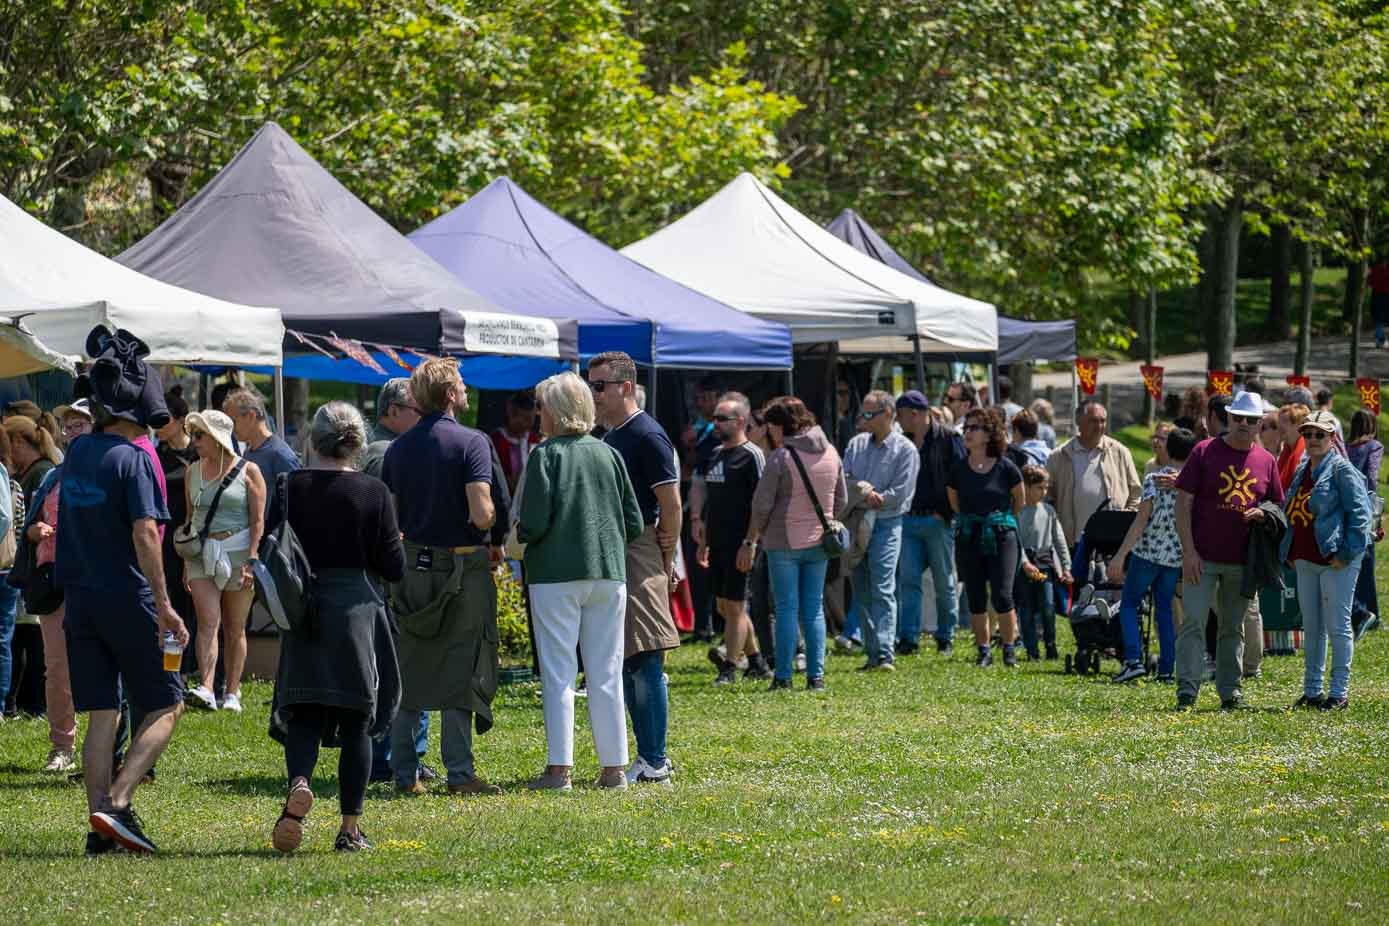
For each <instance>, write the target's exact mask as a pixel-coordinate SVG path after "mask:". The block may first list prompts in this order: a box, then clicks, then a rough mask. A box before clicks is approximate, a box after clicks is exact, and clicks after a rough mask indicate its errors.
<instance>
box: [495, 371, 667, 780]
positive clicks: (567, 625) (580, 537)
mask: <svg viewBox="0 0 1389 926" xmlns="http://www.w3.org/2000/svg"><path fill="white" fill-rule="evenodd" d="M535 398H536V407H537V409H538V410H539V411H540V430H541V433H542V434H543V435H544V436H545V442H544V443H542V444H540V445H539V446H538V447H536V448H535V449H534V450H532V451H531V455H530V458H529V459H528V460H527V461H526V470H525V474H524V476H523V482H524V485H523V487H522V488H521V490H520V491H521V517H520V520H519V522H518V524H517V532H516V533H517V538H518V540H519V541H520V542H521V543H524V544H526V549H525V563H526V579H527V582H528V584H529V586H530V595H531V614H532V617H533V619H534V621H535V636H536V645H537V648H538V649H539V656H540V676H541V679H542V682H543V685H544V713H545V740H546V743H547V745H548V751H549V758H548V760H547V762H548V764H547V765H546V767H545V772H544V774H542V775H541V776H540V777H538V778H536V779H535V780H534V781H532V782H531V783H530V787H531V789H532V790H537V791H539V790H560V791H568V790H570V788H571V784H570V772H571V770H572V769H573V766H574V679H575V677H576V676H577V674H578V670H579V667H578V660H577V658H576V656H575V647H576V646H577V647H578V648H579V649H580V650H581V651H582V654H583V660H584V676H585V678H586V680H587V682H588V718H589V725H590V726H591V727H592V728H593V740H594V745H595V747H596V748H597V752H598V761H599V764H601V765H602V767H603V770H602V772H601V774H600V775H599V777H598V786H599V787H600V788H625V787H627V779H626V777H625V776H624V774H623V771H624V768H625V767H626V765H627V725H626V721H625V719H624V716H623V708H624V705H623V697H622V655H623V653H622V648H623V633H624V630H623V628H624V623H625V620H626V610H627V565H626V550H627V544H629V543H631V542H632V541H633V540H635V539H636V538H637V537H639V536H641V533H642V530H643V528H644V523H643V521H642V515H641V508H640V507H639V506H638V504H637V495H636V491H635V490H634V489H633V488H632V480H631V479H630V478H629V477H628V475H627V467H626V465H625V464H623V462H622V457H620V456H619V455H618V454H617V452H616V451H615V450H613V448H611V447H609V446H608V445H607V444H604V443H603V442H602V441H600V440H597V439H596V438H593V437H591V436H590V435H589V432H590V431H592V430H593V421H594V408H593V395H592V393H591V392H590V391H589V387H588V384H587V383H585V382H584V381H583V380H582V379H580V378H579V377H578V376H576V375H574V374H573V373H560V374H558V375H557V376H551V377H550V378H549V379H547V380H545V381H544V382H542V383H541V384H540V385H539V386H537V387H536V390H535Z"/></svg>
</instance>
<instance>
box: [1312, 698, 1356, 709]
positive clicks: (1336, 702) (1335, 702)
mask: <svg viewBox="0 0 1389 926" xmlns="http://www.w3.org/2000/svg"><path fill="white" fill-rule="evenodd" d="M1317 707H1319V708H1320V709H1322V710H1324V711H1343V710H1345V709H1346V708H1348V707H1350V699H1349V698H1327V699H1326V700H1325V701H1323V702H1322V703H1320V704H1318V705H1317Z"/></svg>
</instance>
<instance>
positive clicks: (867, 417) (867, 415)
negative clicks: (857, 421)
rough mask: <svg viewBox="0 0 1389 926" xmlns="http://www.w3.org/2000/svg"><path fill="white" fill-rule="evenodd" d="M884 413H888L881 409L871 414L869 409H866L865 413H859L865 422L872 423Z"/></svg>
mask: <svg viewBox="0 0 1389 926" xmlns="http://www.w3.org/2000/svg"><path fill="white" fill-rule="evenodd" d="M884 411H886V409H882V408H880V409H878V410H877V411H875V412H870V411H869V410H868V409H866V408H865V409H864V410H863V411H861V412H859V413H858V416H859V417H860V418H862V419H863V420H864V421H872V420H873V419H874V418H876V417H878V416H879V415H881V414H882V413H883V412H884Z"/></svg>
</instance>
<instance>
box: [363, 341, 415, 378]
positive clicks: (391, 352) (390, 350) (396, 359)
mask: <svg viewBox="0 0 1389 926" xmlns="http://www.w3.org/2000/svg"><path fill="white" fill-rule="evenodd" d="M371 346H372V347H374V348H376V349H377V350H379V351H380V352H381V353H383V354H385V355H386V356H387V357H390V358H391V361H392V362H393V363H394V364H395V365H396V366H398V367H400V368H401V369H402V370H404V371H405V372H406V373H410V372H413V371H414V369H415V368H414V367H412V366H410V364H408V363H406V362H405V361H404V360H402V359H401V358H400V354H398V353H396V349H395V348H394V347H388V346H387V345H385V344H373V345H371Z"/></svg>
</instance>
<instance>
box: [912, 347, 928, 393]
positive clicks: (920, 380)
mask: <svg viewBox="0 0 1389 926" xmlns="http://www.w3.org/2000/svg"><path fill="white" fill-rule="evenodd" d="M912 359H913V360H914V361H916V388H917V389H920V390H921V393H922V395H925V394H926V361H925V360H924V359H922V356H921V335H919V334H914V335H912Z"/></svg>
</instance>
